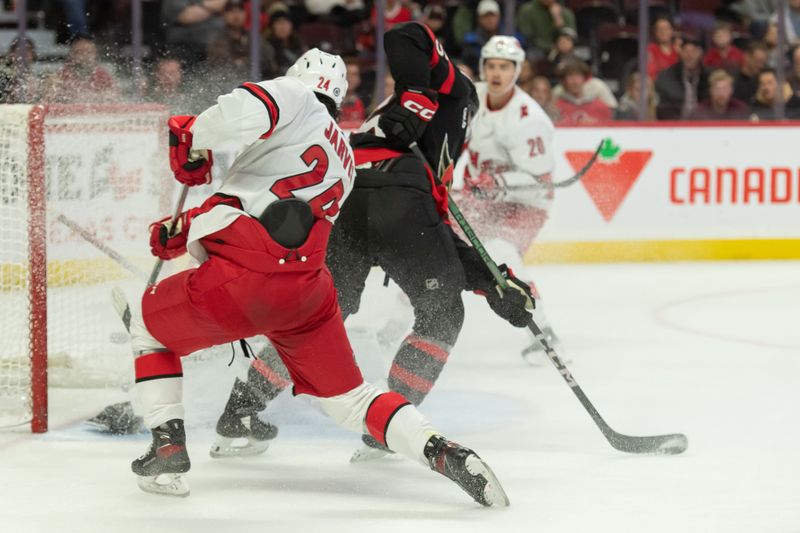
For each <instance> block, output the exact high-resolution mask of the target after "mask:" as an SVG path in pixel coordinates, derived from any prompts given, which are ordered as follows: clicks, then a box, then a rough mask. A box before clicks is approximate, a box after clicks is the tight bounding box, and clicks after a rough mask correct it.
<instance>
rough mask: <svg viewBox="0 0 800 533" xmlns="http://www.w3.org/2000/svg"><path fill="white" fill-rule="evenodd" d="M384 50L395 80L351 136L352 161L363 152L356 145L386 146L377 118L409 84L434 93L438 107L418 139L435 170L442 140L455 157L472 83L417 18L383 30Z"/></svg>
mask: <svg viewBox="0 0 800 533" xmlns="http://www.w3.org/2000/svg"><path fill="white" fill-rule="evenodd" d="M384 49H385V50H386V57H387V59H388V63H389V71H390V72H391V73H392V77H393V78H394V80H395V95H394V96H392V97H391V98H389V99H387V100H386V101H385V102H383V103H382V104H381V105H380V106H378V108H377V109H376V110H375V111H373V113H372V114H371V115H370V116H369V117H368V118H367V120H366V121H365V122H364V124H363V125H362V126H361V128H359V131H358V132H356V133H354V134H353V135H351V137H350V144H351V146H352V147H353V149H354V151H355V152H356V161H357V162H363V161H365V156H363V155H362V156H361V157H359V151H360V149H367V151H373V150H370V149H380V148H391V147H390V146H389V144H388V142H387V140H386V139H385V138H384V137H383V136H382V135H380V132H378V131H377V124H378V119H379V117H380V115H381V113H382V111H383V109H385V108H386V106H387V105H388V104H389V103H391V102H392V100H393V99H396V98H398V96H397V95H398V94H401V93H402V92H404V91H405V90H406V89H407V88H409V87H413V88H430V89H433V90H435V91H436V92H437V93H438V103H439V109H438V110H437V111H436V114H435V115H434V116H433V119H432V120H431V121H430V123H429V124H428V126H427V128H426V129H425V132H424V133H423V135H422V137H421V138H420V140H419V141H418V144H419V146H420V148H421V149H422V152H423V153H424V154H425V156H426V158H427V159H428V162H429V163H430V164H431V165H432V166H433V169H434V170H436V169H438V167H439V159H440V156H441V154H442V144H443V141H444V140H445V139H447V149H448V151H449V154H450V158H451V159H453V160H454V161H455V160H457V159H458V156H459V155H460V154H461V150H462V149H463V147H464V143H465V141H466V136H467V130H468V127H469V123H470V120H471V118H472V115H474V114H475V112H477V109H478V98H477V95H476V92H475V86H474V85H473V84H472V82H471V81H470V80H469V78H467V77H466V76H465V75H464V74H462V73H461V71H459V70H458V69H457V68H456V67H455V65H453V63H452V62H451V61H450V59H449V58H448V57H447V54H446V53H445V51H444V49H443V48H442V45H441V43H439V41H437V40H436V38H435V36H434V35H433V32H432V31H431V30H430V28H428V27H427V26H425V25H424V24H422V23H419V22H408V23H405V24H398V25H397V26H395V27H394V28H392V29H391V30H389V31H388V32H387V33H386V35H385V36H384ZM366 160H376V159H372V158H369V159H366Z"/></svg>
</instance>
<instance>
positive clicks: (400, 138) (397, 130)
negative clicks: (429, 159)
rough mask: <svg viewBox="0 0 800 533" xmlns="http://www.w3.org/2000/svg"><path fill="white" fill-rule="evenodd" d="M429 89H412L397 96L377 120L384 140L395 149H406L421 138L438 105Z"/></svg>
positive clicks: (434, 94) (434, 95)
mask: <svg viewBox="0 0 800 533" xmlns="http://www.w3.org/2000/svg"><path fill="white" fill-rule="evenodd" d="M436 96H437V95H436V92H435V91H432V90H431V89H412V88H409V89H408V90H407V91H405V92H403V93H401V94H399V95H397V97H396V98H395V99H394V100H393V101H392V103H391V104H390V105H389V106H388V107H387V109H386V110H385V111H384V112H383V114H382V115H381V118H380V119H378V126H379V127H380V128H381V130H383V133H384V134H385V135H386V139H387V140H388V141H389V142H390V143H392V144H393V145H394V146H395V147H396V148H400V149H406V148H408V145H409V144H411V143H412V142H414V141H416V140H418V139H419V138H420V137H422V134H423V133H424V132H425V128H426V127H427V126H428V122H430V121H431V119H432V118H433V115H435V114H436V110H437V109H439V104H438V103H437V102H436Z"/></svg>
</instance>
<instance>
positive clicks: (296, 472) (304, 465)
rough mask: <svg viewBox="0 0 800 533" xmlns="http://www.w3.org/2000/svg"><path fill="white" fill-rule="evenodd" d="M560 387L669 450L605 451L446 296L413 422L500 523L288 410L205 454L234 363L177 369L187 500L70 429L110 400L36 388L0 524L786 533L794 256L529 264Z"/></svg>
mask: <svg viewBox="0 0 800 533" xmlns="http://www.w3.org/2000/svg"><path fill="white" fill-rule="evenodd" d="M528 272H529V274H530V275H531V276H533V277H534V279H535V280H536V282H537V285H538V287H539V289H540V291H541V292H542V295H543V296H544V298H545V300H546V302H547V310H548V313H549V316H550V320H551V322H552V323H553V326H554V327H555V328H556V331H557V333H558V334H559V335H560V336H561V338H562V340H563V351H564V352H565V353H568V354H569V356H570V358H571V359H572V361H573V363H572V364H571V365H570V367H571V369H572V370H573V372H574V375H575V378H576V379H577V381H578V383H579V384H580V385H581V386H582V387H583V389H584V391H585V392H586V393H587V394H588V396H589V398H590V399H591V400H592V402H594V404H595V406H596V407H597V408H598V409H599V411H600V412H601V413H602V414H603V416H604V417H605V418H606V420H607V421H608V422H609V423H610V424H611V426H612V427H613V428H614V429H616V430H617V431H620V432H623V433H628V434H634V435H649V434H656V433H671V432H684V433H686V434H687V435H688V436H689V441H690V445H689V450H688V451H687V452H686V453H685V454H684V455H681V456H669V457H664V456H655V457H650V456H629V455H624V454H621V453H620V452H617V451H615V450H613V449H612V448H611V447H610V446H609V445H608V444H607V443H606V441H605V440H604V439H603V437H602V435H601V434H600V432H599V431H598V430H597V428H596V427H595V426H594V425H593V424H592V422H591V420H590V419H589V417H588V415H587V414H586V413H585V411H584V410H583V409H582V407H581V406H580V405H579V403H578V402H577V400H576V399H575V398H574V397H573V395H572V393H571V392H570V391H569V389H568V387H567V386H566V385H565V384H564V382H563V380H562V379H561V377H560V376H559V375H558V374H557V373H556V371H555V370H554V369H553V368H551V367H550V366H549V365H548V366H543V367H540V368H533V367H528V366H526V365H525V364H524V363H523V361H522V359H521V358H520V356H519V351H520V350H521V349H522V347H524V346H525V345H526V342H527V338H526V334H525V332H524V331H522V330H515V329H512V328H510V327H509V326H506V325H505V324H504V323H503V322H501V321H500V320H499V319H497V318H495V317H494V316H492V315H491V313H490V311H489V310H488V307H487V306H486V305H485V303H483V302H481V301H480V300H479V299H478V298H477V297H473V296H468V297H467V301H466V304H467V319H466V323H465V326H464V330H463V332H462V336H461V338H460V340H459V342H458V345H457V346H456V348H455V350H454V351H453V353H452V355H451V358H450V362H449V363H448V366H447V367H446V368H445V370H444V373H443V374H442V377H441V379H440V380H439V383H438V384H437V386H436V388H435V389H434V391H433V393H432V394H431V396H430V398H429V399H428V400H427V401H426V402H425V403H424V404H423V411H424V412H425V413H426V414H428V415H429V416H430V418H431V419H432V420H433V421H434V423H436V424H437V425H438V426H439V427H440V428H441V429H442V430H443V431H444V432H445V433H446V434H447V435H448V436H449V437H450V438H452V439H454V440H458V441H460V442H463V443H464V444H467V445H469V446H471V447H474V448H475V449H476V450H477V451H478V452H479V453H480V454H481V455H482V456H483V457H484V458H485V459H486V460H487V461H488V462H489V464H491V466H492V468H493V469H494V471H495V472H496V473H497V475H498V477H499V478H500V480H501V481H502V482H503V484H504V486H505V489H506V491H507V492H508V494H509V497H510V499H511V507H510V508H508V509H507V510H493V509H483V508H481V507H479V506H477V505H475V504H473V503H472V502H471V501H470V500H469V499H468V497H467V496H466V495H465V494H463V493H462V492H461V491H460V490H459V489H458V488H456V487H455V486H454V485H452V484H451V483H450V482H449V481H447V480H446V479H444V478H441V477H438V476H436V475H434V474H433V473H431V472H428V471H426V470H425V469H423V468H421V467H419V466H418V465H416V464H412V463H411V462H409V461H405V460H402V459H397V458H393V459H388V460H383V461H379V462H375V463H369V464H359V465H352V464H349V463H348V458H349V457H350V454H351V453H352V451H353V450H354V449H355V448H356V447H357V446H358V444H359V440H358V437H357V436H356V435H351V434H349V433H346V432H344V431H342V430H339V429H338V428H336V427H335V426H333V425H332V424H331V423H330V422H329V421H328V420H326V419H325V418H324V417H323V416H322V415H321V414H319V412H318V411H317V410H315V409H314V407H313V406H312V405H311V404H310V403H309V402H307V401H304V400H303V399H301V398H292V397H290V396H288V395H284V396H281V397H279V398H278V399H277V400H276V401H275V402H274V404H273V405H272V406H271V407H270V409H269V412H270V413H271V418H272V421H273V422H275V423H277V424H278V425H279V426H280V429H281V434H280V435H279V437H278V439H277V440H276V441H275V443H274V444H273V445H272V447H271V448H270V449H269V451H268V452H267V454H266V455H264V456H261V457H258V458H255V459H235V460H225V461H223V460H214V459H211V458H210V457H209V456H208V449H209V446H210V444H211V442H212V439H213V424H214V422H215V419H216V416H217V414H218V411H219V409H221V408H222V406H223V404H224V401H225V398H226V396H227V390H228V387H229V386H230V384H231V383H232V381H233V378H234V376H235V375H236V374H237V373H240V374H241V373H242V371H243V369H244V364H245V362H244V361H243V360H242V359H241V357H240V358H239V359H238V360H237V361H236V363H234V365H233V366H232V367H230V368H229V367H227V366H226V365H227V363H228V359H227V356H228V353H227V352H224V353H223V354H222V355H220V356H218V357H216V358H211V359H210V360H208V361H205V362H199V363H192V364H187V365H186V374H187V378H186V380H185V382H186V383H185V388H186V403H187V425H188V437H189V451H190V454H191V455H192V461H193V468H192V471H191V472H190V474H189V476H188V479H189V483H190V485H191V489H192V495H191V496H190V497H189V498H187V499H184V500H178V499H169V498H165V497H158V496H153V495H149V494H145V493H142V492H141V491H139V489H138V488H137V487H136V483H135V480H134V478H133V475H132V474H131V473H130V470H129V462H130V461H131V460H132V459H133V458H135V457H136V456H138V455H139V454H140V453H142V452H143V451H144V449H145V447H146V446H147V439H148V437H146V436H137V437H124V438H111V437H105V436H101V435H99V434H96V433H93V432H92V431H91V430H89V429H88V428H87V427H86V426H84V425H83V424H81V423H80V421H81V420H83V419H84V418H86V417H88V416H91V415H93V414H96V412H98V411H99V410H100V409H101V408H102V407H103V406H104V405H106V404H107V403H110V402H112V401H119V400H120V399H122V398H123V397H124V395H123V393H121V392H117V391H115V390H94V391H81V390H74V389H71V390H58V389H57V390H55V391H53V394H52V395H51V407H52V411H53V412H52V420H51V422H52V430H51V431H50V433H48V434H45V435H41V436H33V435H30V434H28V433H26V432H24V431H16V432H8V431H5V432H0V480H1V481H0V531H2V532H3V533H17V532H47V533H63V532H68V531H69V532H72V531H75V532H95V531H98V532H99V531H102V532H128V531H130V532H137V533H142V532H147V531H158V532H163V533H172V532H183V531H187V532H188V531H191V532H193V533H212V532H213V533H217V532H222V531H226V532H232V533H240V532H249V531H258V532H267V531H275V532H280V531H297V530H301V531H326V532H327V531H341V532H354V531H365V532H366V531H369V532H372V531H398V532H403V533H408V532H410V531H413V532H415V533H416V532H426V531H436V532H437V533H449V532H462V531H548V532H549V531H570V532H573V531H580V532H583V531H586V532H596V531H611V532H614V533H619V532H661V531H664V532H667V531H668V532H676V531H681V532H683V531H698V532H701V531H702V532H706V531H720V532H738V531H747V532H750V531H752V532H789V531H800V476H799V474H800V427H799V426H798V422H799V421H800V416H798V409H799V408H800V388H799V387H798V381H799V376H800V357H798V356H799V355H800V327H798V318H800V314H798V311H797V307H798V306H797V302H798V301H800V277H798V272H800V263H798V262H759V263H755V262H753V263H700V264H683V263H676V264H659V265H650V264H643V265H594V266H539V267H535V268H530V269H529V270H528ZM381 278H382V276H380V275H377V274H374V275H373V276H372V277H371V278H370V280H369V281H368V288H367V292H366V294H365V300H364V304H363V305H362V311H361V313H359V315H356V316H355V317H352V319H351V320H350V321H349V323H348V327H349V328H350V331H351V332H352V334H351V337H352V340H353V344H354V346H355V348H356V350H357V352H358V355H359V359H360V360H361V361H362V362H364V366H365V372H366V373H367V374H368V375H369V376H370V377H371V378H378V377H380V372H381V369H382V368H385V366H386V362H387V360H388V358H389V357H390V356H391V350H387V349H385V348H381V347H380V345H379V344H378V343H377V342H376V340H375V332H376V331H377V329H378V328H379V327H380V326H382V325H383V323H382V319H381V318H380V317H384V316H387V315H388V314H389V309H390V308H391V307H393V306H395V305H396V299H395V291H394V289H383V288H381V287H380V283H381Z"/></svg>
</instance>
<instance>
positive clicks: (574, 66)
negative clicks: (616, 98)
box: [555, 59, 614, 126]
mask: <svg viewBox="0 0 800 533" xmlns="http://www.w3.org/2000/svg"><path fill="white" fill-rule="evenodd" d="M589 75H590V70H589V66H588V65H587V64H586V63H584V62H583V61H579V60H574V59H573V60H567V61H564V62H563V63H562V64H561V65H559V67H558V77H559V79H560V80H561V85H562V86H563V88H564V92H563V93H562V94H561V95H560V96H559V97H558V98H557V99H556V102H555V103H556V108H557V109H558V112H559V114H560V115H561V119H560V120H559V122H558V124H559V125H562V126H574V125H577V124H593V123H595V122H600V121H605V120H611V117H612V116H613V113H614V110H613V108H612V107H611V106H609V105H608V104H606V103H605V102H604V101H603V100H602V99H601V98H599V97H598V96H595V95H592V94H585V93H584V85H585V84H586V81H587V80H588V79H589Z"/></svg>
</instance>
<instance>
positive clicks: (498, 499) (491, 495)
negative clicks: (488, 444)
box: [465, 454, 510, 507]
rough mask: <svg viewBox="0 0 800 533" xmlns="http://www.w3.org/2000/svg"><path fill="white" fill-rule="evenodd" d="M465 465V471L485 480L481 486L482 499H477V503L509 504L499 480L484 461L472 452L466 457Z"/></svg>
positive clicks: (487, 505)
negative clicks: (482, 486)
mask: <svg viewBox="0 0 800 533" xmlns="http://www.w3.org/2000/svg"><path fill="white" fill-rule="evenodd" d="M465 466H466V467H467V472H469V473H470V474H472V475H473V476H480V477H482V478H483V479H485V480H486V486H485V487H484V488H483V499H484V501H478V503H480V504H481V505H485V506H486V507H508V506H509V504H510V502H509V501H508V496H507V495H506V491H504V490H503V486H502V485H500V481H499V480H498V479H497V476H495V475H494V472H492V469H491V468H489V465H487V464H486V463H484V462H483V460H482V459H481V458H480V457H478V456H477V455H474V454H473V455H470V456H469V457H467V460H466V461H465Z"/></svg>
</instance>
